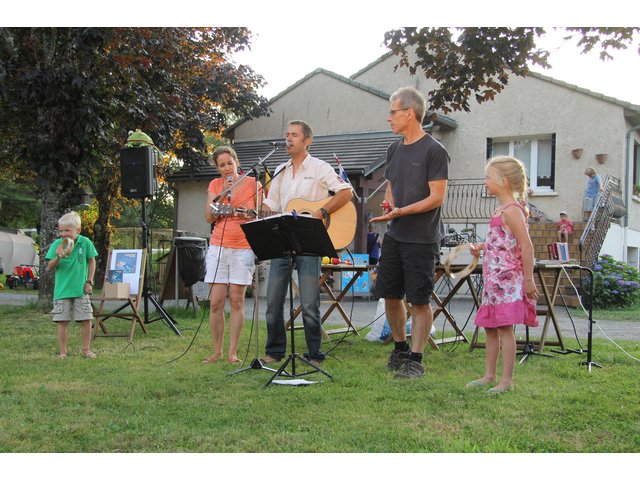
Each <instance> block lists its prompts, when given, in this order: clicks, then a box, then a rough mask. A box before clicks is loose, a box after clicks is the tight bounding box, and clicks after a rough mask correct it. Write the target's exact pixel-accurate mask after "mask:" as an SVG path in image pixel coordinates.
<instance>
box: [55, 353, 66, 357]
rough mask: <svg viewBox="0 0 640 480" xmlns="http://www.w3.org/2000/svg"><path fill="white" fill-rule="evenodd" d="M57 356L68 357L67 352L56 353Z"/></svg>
mask: <svg viewBox="0 0 640 480" xmlns="http://www.w3.org/2000/svg"><path fill="white" fill-rule="evenodd" d="M56 358H67V354H66V353H56Z"/></svg>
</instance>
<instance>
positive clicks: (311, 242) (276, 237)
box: [241, 211, 338, 388]
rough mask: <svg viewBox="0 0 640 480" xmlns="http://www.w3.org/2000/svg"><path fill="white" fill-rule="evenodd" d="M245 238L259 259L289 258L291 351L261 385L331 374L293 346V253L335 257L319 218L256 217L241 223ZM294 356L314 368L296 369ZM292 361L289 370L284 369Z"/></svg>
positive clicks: (281, 215)
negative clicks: (301, 354)
mask: <svg viewBox="0 0 640 480" xmlns="http://www.w3.org/2000/svg"><path fill="white" fill-rule="evenodd" d="M241 227H242V230H243V231H244V234H245V236H246V237H247V241H248V242H249V245H251V248H252V250H253V252H254V253H255V255H256V256H257V257H258V259H259V260H268V259H272V258H285V257H286V258H287V259H288V262H289V309H290V317H289V318H291V319H292V321H291V354H290V355H289V357H287V360H285V362H284V363H283V364H282V366H281V367H280V368H279V369H278V370H277V371H276V372H275V373H274V374H273V376H272V377H271V378H270V379H269V381H268V382H267V383H266V384H265V386H264V387H263V388H266V387H268V386H269V385H270V384H271V383H272V382H273V380H274V379H275V378H276V377H278V376H286V377H290V378H295V377H301V376H303V375H308V374H310V373H316V372H320V373H322V374H324V375H326V376H327V377H329V378H333V377H332V376H331V375H329V374H328V373H327V372H325V371H324V370H322V369H321V368H320V367H318V366H316V365H314V364H313V363H311V362H310V361H308V360H307V359H306V358H304V357H302V356H300V355H298V354H297V353H296V350H295V335H294V331H295V329H294V325H293V316H294V312H295V309H294V307H293V261H294V257H295V256H296V255H309V256H314V257H337V256H338V254H337V252H336V249H335V248H334V247H333V244H332V243H331V239H330V238H329V235H328V234H327V230H326V229H325V227H324V224H323V223H322V220H320V219H317V218H312V217H307V216H299V215H296V213H295V211H294V212H292V213H283V214H279V215H274V216H271V217H267V218H264V219H262V220H255V221H253V222H247V223H244V224H242V225H241ZM296 360H300V361H301V362H303V363H305V364H306V365H308V366H309V367H311V368H312V369H313V370H312V371H308V372H304V373H299V374H297V373H296ZM289 363H291V373H289V372H287V371H286V370H285V369H286V367H287V365H289Z"/></svg>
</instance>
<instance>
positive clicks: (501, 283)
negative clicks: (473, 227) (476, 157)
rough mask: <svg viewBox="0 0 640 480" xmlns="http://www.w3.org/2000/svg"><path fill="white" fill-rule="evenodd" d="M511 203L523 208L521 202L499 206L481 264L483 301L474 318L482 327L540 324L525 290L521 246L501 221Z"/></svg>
mask: <svg viewBox="0 0 640 480" xmlns="http://www.w3.org/2000/svg"><path fill="white" fill-rule="evenodd" d="M512 205H516V206H517V207H518V208H522V207H521V206H520V205H519V204H518V203H510V204H509V205H506V206H504V207H503V208H501V209H499V210H498V211H497V212H496V213H495V214H494V215H493V217H491V223H489V232H488V233H487V238H486V240H485V242H484V260H483V263H482V277H483V282H484V286H483V289H482V304H481V306H480V308H479V309H478V313H477V315H476V319H475V324H476V325H477V326H479V327H485V328H497V327H504V326H507V325H519V324H522V323H524V324H525V325H528V326H530V327H537V326H538V319H537V318H536V303H535V300H530V299H529V298H528V297H527V296H526V295H525V293H524V271H523V267H522V254H521V252H520V247H519V246H518V243H517V241H516V238H515V237H514V236H513V234H512V233H511V232H509V231H507V229H505V228H504V225H503V223H502V212H503V211H504V210H505V209H506V208H509V207H510V206H512Z"/></svg>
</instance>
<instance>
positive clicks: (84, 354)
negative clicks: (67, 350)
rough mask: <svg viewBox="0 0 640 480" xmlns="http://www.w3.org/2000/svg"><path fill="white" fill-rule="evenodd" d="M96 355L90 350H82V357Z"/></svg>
mask: <svg viewBox="0 0 640 480" xmlns="http://www.w3.org/2000/svg"><path fill="white" fill-rule="evenodd" d="M96 357H97V355H96V354H95V353H93V352H92V351H91V350H86V351H83V352H82V358H96Z"/></svg>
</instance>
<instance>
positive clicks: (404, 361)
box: [387, 350, 424, 378]
mask: <svg viewBox="0 0 640 480" xmlns="http://www.w3.org/2000/svg"><path fill="white" fill-rule="evenodd" d="M387 368H388V369H389V370H391V371H395V372H398V373H396V375H395V377H396V378H418V377H422V376H423V375H424V366H423V365H422V363H420V362H416V361H414V360H411V350H407V351H406V352H403V351H401V350H392V351H391V355H390V356H389V361H388V362H387Z"/></svg>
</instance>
